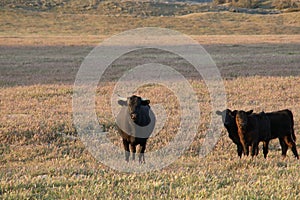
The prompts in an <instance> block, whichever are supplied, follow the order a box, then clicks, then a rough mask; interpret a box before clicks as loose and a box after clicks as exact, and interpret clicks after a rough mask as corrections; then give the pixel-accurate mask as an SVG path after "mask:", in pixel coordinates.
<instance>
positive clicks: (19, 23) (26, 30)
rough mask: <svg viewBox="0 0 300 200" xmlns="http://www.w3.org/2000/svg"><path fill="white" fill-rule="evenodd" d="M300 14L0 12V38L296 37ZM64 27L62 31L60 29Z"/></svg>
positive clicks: (299, 25) (299, 24)
mask: <svg viewBox="0 0 300 200" xmlns="http://www.w3.org/2000/svg"><path fill="white" fill-rule="evenodd" d="M299 15H300V13H284V14H278V15H251V14H243V13H230V12H220V13H215V12H211V13H198V14H190V15H185V16H181V17H148V18H136V17H132V16H102V15H90V14H82V15H80V14H79V15H74V14H58V13H43V12H41V13H35V12H30V11H11V10H10V11H7V10H4V11H1V12H0V25H1V26H0V27H1V29H0V36H21V35H69V36H70V35H73V36H74V35H76V36H78V35H99V36H101V35H112V34H116V33H119V32H122V31H125V30H128V29H133V28H138V27H162V28H169V29H174V30H177V31H180V32H182V33H185V34H189V35H203V34H210V35H228V34H246V35H256V34H259V35H262V34H299V27H300V23H299V20H297V18H299ZM62 27H63V28H62Z"/></svg>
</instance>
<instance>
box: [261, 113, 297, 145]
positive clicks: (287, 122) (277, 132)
mask: <svg viewBox="0 0 300 200" xmlns="http://www.w3.org/2000/svg"><path fill="white" fill-rule="evenodd" d="M266 115H267V116H268V118H269V119H270V126H271V138H272V139H273V138H277V137H280V136H281V135H285V134H288V133H290V132H291V131H292V132H293V125H294V120H293V114H292V112H291V111H290V110H288V109H286V110H280V111H276V112H270V113H266Z"/></svg>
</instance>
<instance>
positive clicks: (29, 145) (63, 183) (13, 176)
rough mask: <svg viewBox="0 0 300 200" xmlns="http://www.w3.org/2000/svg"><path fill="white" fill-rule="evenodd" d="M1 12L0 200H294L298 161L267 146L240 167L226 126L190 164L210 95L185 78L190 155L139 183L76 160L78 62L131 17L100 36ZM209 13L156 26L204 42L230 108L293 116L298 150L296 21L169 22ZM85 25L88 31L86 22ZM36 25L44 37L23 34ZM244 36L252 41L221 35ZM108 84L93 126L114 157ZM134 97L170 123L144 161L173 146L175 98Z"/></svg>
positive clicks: (298, 191)
mask: <svg viewBox="0 0 300 200" xmlns="http://www.w3.org/2000/svg"><path fill="white" fill-rule="evenodd" d="M6 14H7V15H6V16H5V17H6V19H9V20H8V21H9V22H10V23H8V22H6V23H4V22H3V21H1V25H2V24H3V25H5V26H1V27H3V29H2V32H1V34H0V52H1V53H0V56H1V57H0V77H1V79H0V87H1V93H0V141H1V142H0V196H1V198H3V199H41V198H42V199H94V198H99V199H232V198H233V199H299V198H300V182H299V180H300V173H299V167H300V163H299V160H296V159H295V158H294V157H293V155H292V152H291V150H288V153H287V155H288V156H287V158H286V159H284V160H283V159H282V158H281V150H280V145H279V142H278V140H277V139H276V140H273V141H272V142H271V143H270V145H269V154H268V158H267V159H264V158H263V154H262V150H261V148H262V145H261V144H260V146H259V147H260V152H259V155H258V157H255V158H251V157H242V159H239V158H238V156H237V153H236V146H235V145H234V144H233V143H232V142H231V141H230V139H229V138H228V137H227V132H226V131H225V128H224V129H223V131H222V136H221V137H220V139H219V141H218V143H217V145H216V146H215V148H214V150H213V151H212V152H210V153H209V154H208V155H207V156H206V157H204V158H201V157H199V149H200V147H201V144H202V142H203V137H204V134H205V131H206V128H207V126H208V124H209V121H210V111H211V108H210V103H209V102H210V97H209V93H208V90H207V88H206V85H205V83H204V82H203V80H201V79H195V78H193V74H192V73H191V74H190V73H189V72H187V74H189V75H190V77H188V80H189V82H190V83H191V85H192V86H193V88H194V90H195V92H196V95H197V97H198V99H199V108H200V110H201V119H200V121H199V130H198V133H197V135H196V137H195V138H194V140H193V142H192V144H191V146H190V147H189V148H188V150H187V151H185V152H184V154H183V155H182V156H181V157H180V158H179V159H178V160H177V161H175V162H174V163H173V164H171V165H170V166H168V167H166V168H164V169H162V170H159V171H152V172H148V173H144V174H139V173H120V172H118V171H114V170H112V169H110V168H108V167H106V166H105V165H103V164H101V163H100V162H99V161H97V160H96V159H95V158H94V157H93V156H92V155H91V154H90V152H89V151H87V150H86V148H85V146H84V145H83V143H82V142H81V141H80V139H79V138H78V137H77V134H76V130H75V128H74V127H73V124H72V95H73V84H74V81H75V76H76V73H77V70H78V69H79V67H80V64H81V62H82V61H83V59H84V58H85V57H86V56H87V55H88V53H89V52H90V51H91V50H92V49H93V47H94V46H95V45H96V44H97V43H98V42H100V41H102V40H103V39H104V38H107V37H109V36H111V35H112V34H114V33H116V32H119V31H122V30H124V29H130V28H134V27H138V26H139V23H142V22H143V21H142V20H141V19H137V21H134V23H131V25H129V24H130V23H129V24H128V26H127V24H126V23H127V22H124V21H123V22H122V23H124V24H123V26H122V27H120V26H117V25H116V24H113V23H112V22H113V21H111V22H110V23H112V24H113V25H112V26H111V30H110V29H109V28H107V27H109V24H110V23H108V22H106V23H104V25H103V24H95V25H90V24H89V25H88V26H85V24H84V19H83V22H82V21H81V22H80V23H78V24H77V25H78V27H75V28H74V27H73V26H72V28H71V26H70V27H64V25H63V24H64V23H62V22H66V24H67V23H70V22H71V18H70V17H69V16H68V15H66V16H64V17H65V19H60V20H62V21H60V23H57V24H56V23H54V24H53V26H51V25H50V26H47V25H49V24H51V23H50V22H51V20H53V19H54V18H55V16H53V15H51V14H49V16H50V19H51V20H49V18H47V17H44V18H43V17H41V19H38V18H37V17H36V15H35V14H31V13H25V14H24V16H25V17H24V18H22V20H25V22H28V23H27V24H26V23H25V25H23V23H24V22H21V21H18V20H17V18H15V16H16V15H19V13H15V12H12V13H10V12H8V13H6ZM2 15H3V13H2ZM39 15H44V14H39ZM45 15H48V14H45ZM207 15H210V14H207ZM207 15H206V14H204V15H199V16H198V15H192V16H184V17H180V18H176V20H177V21H176V20H173V21H172V18H171V17H166V18H161V19H159V20H164V23H165V25H164V26H165V27H168V26H169V27H168V28H174V29H176V30H179V31H183V32H184V33H187V34H193V35H192V37H193V38H194V39H195V40H197V41H199V43H200V44H203V46H204V47H205V49H206V50H207V51H208V53H209V54H210V55H211V56H212V58H213V59H214V61H215V62H216V64H217V66H218V68H219V69H220V73H221V75H222V77H223V81H224V85H225V88H226V94H227V103H228V107H229V108H231V109H244V110H248V109H254V111H256V112H259V111H261V110H264V111H266V112H269V111H275V110H280V109H285V108H288V109H290V110H291V111H292V112H293V114H294V120H295V132H296V136H297V137H298V140H297V142H296V143H297V148H298V152H299V151H300V142H299V138H300V103H299V102H300V66H299V63H300V42H299V41H300V37H299V21H298V22H297V21H296V20H295V17H299V14H297V13H296V14H295V13H288V14H285V15H284V14H282V15H279V16H277V19H276V17H274V19H273V18H271V17H269V16H266V20H262V19H260V18H263V16H260V15H259V16H255V15H254V16H246V15H240V14H237V15H234V14H228V13H226V14H225V15H224V16H223V17H224V21H225V22H226V23H224V24H222V23H219V22H220V21H216V22H213V20H212V19H214V18H213V17H211V16H210V17H208V19H209V20H211V21H210V22H211V24H210V25H207V24H206V25H203V27H205V28H202V27H200V28H199V27H194V29H191V30H189V29H188V25H185V26H183V25H182V24H181V23H179V21H181V20H182V21H184V20H185V18H187V17H189V19H190V20H191V21H192V22H191V24H193V22H195V21H197V20H199V19H201V17H203V18H206V17H207ZM291 15H293V16H292V17H291ZM49 16H48V17H49ZM241 16H242V17H243V19H244V18H247V17H249V21H248V23H246V24H245V26H242V25H241V23H240V26H239V25H238V24H235V23H231V22H232V20H233V21H234V20H237V21H239V20H240V21H243V19H240V17H241ZM19 17H20V16H19ZM73 17H74V16H73ZM77 17H78V16H77ZM84 17H86V18H87V20H90V21H89V22H92V21H94V17H95V16H86V15H84ZM216 17H217V18H215V19H221V18H222V15H221V14H216ZM75 18H76V17H75ZM2 19H3V18H2ZM30 19H32V21H30ZM73 19H74V18H73ZM76 19H78V18H76ZM279 19H280V20H281V21H280V22H281V24H284V25H286V26H287V27H290V29H288V28H286V29H284V28H282V27H279V26H277V25H275V24H276V20H279ZM285 19H287V20H286V21H285ZM34 20H42V21H43V20H44V22H45V23H44V24H43V26H45V27H44V28H43V26H42V25H41V24H39V25H34V24H30V23H34V22H33V21H34ZM112 20H114V21H115V20H116V19H115V18H112ZM139 20H140V21H139ZM147 20H149V21H151V22H149V21H148V22H147ZM147 20H146V22H145V24H147V25H149V24H150V25H151V23H153V24H152V26H155V25H157V23H158V22H157V21H156V20H158V19H157V18H150V19H147ZM194 20H195V21H194ZM53 21H54V20H53ZM75 21H76V20H74V22H73V23H75ZM171 21H172V22H171ZM200 21H201V20H200ZM204 21H205V20H204ZM204 21H203V23H204ZM221 21H222V20H221ZM184 22H186V21H184ZM260 22H261V23H260ZM286 22H289V23H286ZM18 23H19V24H18ZM95 23H100V22H99V21H97V22H95ZM120 23H121V22H120ZM173 23H177V24H175V25H174V24H173ZM263 23H269V26H266V27H263V28H262V29H261V31H260V30H257V29H256V30H254V29H252V28H253V27H254V26H255V24H263ZM20 24H22V25H20ZM191 24H190V25H191ZM18 25H20V27H19V28H18V27H17V26H18ZM177 25H178V26H177ZM272 25H274V26H272ZM35 26H37V27H35ZM93 26H97V27H103V26H107V27H106V29H105V30H100V33H102V34H100V35H98V34H96V33H94V32H92V30H93V29H92V27H93ZM143 26H145V25H143ZM62 27H64V28H62ZM191 27H193V26H192V25H191ZM224 27H226V28H224ZM73 28H74V29H73ZM210 28H211V29H213V30H211V29H210ZM18 29H19V30H18ZM50 29H52V31H51V30H50ZM60 29H62V30H60ZM196 30H199V32H197V31H196ZM217 30H223V32H222V31H220V32H219V33H220V34H221V35H210V34H212V33H213V32H214V31H217ZM276 30H277V32H276ZM72 31H74V32H72ZM108 31H109V32H108ZM285 31H286V32H285ZM297 31H298V32H297ZM202 33H205V34H208V35H202ZM243 33H248V34H253V35H231V34H243ZM283 33H285V34H283ZM256 34H260V35H256ZM130 56H136V55H134V54H130V55H128V57H127V59H130ZM150 56H151V55H150ZM166 57H168V55H166ZM168 58H169V57H168ZM169 59H170V58H169ZM125 60H126V59H125ZM178 62H179V63H180V61H178ZM116 66H118V63H116ZM121 67H122V66H121ZM123 67H126V66H123ZM109 77H111V76H109ZM114 81H115V80H114V79H113V78H112V79H107V80H105V82H104V83H103V84H102V85H100V86H99V89H98V90H97V97H98V98H97V99H96V109H97V115H98V118H99V121H101V123H104V124H105V126H106V128H107V131H108V132H109V138H110V139H111V140H112V141H113V143H114V144H115V145H116V146H118V147H119V148H122V144H121V141H120V137H119V136H118V135H117V132H116V129H115V127H114V120H113V118H112V114H111V113H110V112H111V111H110V110H111V109H110V105H109V104H110V96H111V93H112V90H113V88H114ZM139 94H140V95H142V96H146V97H147V98H149V99H151V103H152V104H155V103H163V104H164V105H167V108H168V112H169V115H170V116H172V120H169V121H168V122H167V126H165V127H164V128H163V130H162V131H161V132H160V133H159V134H158V135H156V136H154V137H153V138H150V139H149V140H148V143H147V145H148V146H147V151H154V150H156V149H159V148H161V147H163V146H164V145H166V144H168V142H169V141H170V140H171V139H172V138H173V137H174V133H176V130H177V128H178V123H179V117H178V105H177V103H176V100H175V101H168V99H170V98H171V99H172V98H173V99H175V96H174V94H172V93H171V92H170V91H168V90H165V89H164V88H161V87H159V86H147V87H143V88H141V89H140V91H139ZM167 97H168V99H167ZM152 99H153V100H152ZM170 102H172V103H170ZM146 161H147V157H146ZM136 164H138V162H137V161H136Z"/></svg>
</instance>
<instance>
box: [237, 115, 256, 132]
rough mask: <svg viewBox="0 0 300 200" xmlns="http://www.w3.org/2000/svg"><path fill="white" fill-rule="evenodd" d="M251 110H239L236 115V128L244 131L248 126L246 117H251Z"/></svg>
mask: <svg viewBox="0 0 300 200" xmlns="http://www.w3.org/2000/svg"><path fill="white" fill-rule="evenodd" d="M252 112H253V110H250V111H247V112H246V111H243V110H239V111H237V113H236V124H237V126H238V127H240V128H241V129H242V130H245V129H246V127H247V125H248V116H249V115H251V114H252Z"/></svg>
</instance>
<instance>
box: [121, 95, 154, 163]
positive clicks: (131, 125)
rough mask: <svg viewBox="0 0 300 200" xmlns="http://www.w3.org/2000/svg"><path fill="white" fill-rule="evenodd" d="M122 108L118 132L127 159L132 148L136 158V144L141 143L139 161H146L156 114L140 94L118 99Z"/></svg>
mask: <svg viewBox="0 0 300 200" xmlns="http://www.w3.org/2000/svg"><path fill="white" fill-rule="evenodd" d="M118 103H119V104H120V105H122V108H121V110H120V112H119V114H118V116H117V126H118V132H119V134H120V135H121V137H122V139H123V146H124V149H125V160H126V161H127V162H128V161H129V156H130V150H131V152H132V159H133V160H134V159H135V153H136V146H137V145H140V147H141V148H140V152H139V162H140V163H145V156H144V152H145V149H146V143H147V140H148V138H149V137H150V135H151V133H152V132H153V129H154V126H155V116H154V113H153V112H152V110H151V108H150V106H149V104H150V100H144V99H142V98H141V97H139V96H135V95H133V96H131V97H128V98H127V99H120V100H119V101H118Z"/></svg>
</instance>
